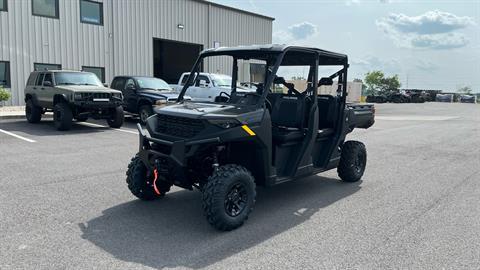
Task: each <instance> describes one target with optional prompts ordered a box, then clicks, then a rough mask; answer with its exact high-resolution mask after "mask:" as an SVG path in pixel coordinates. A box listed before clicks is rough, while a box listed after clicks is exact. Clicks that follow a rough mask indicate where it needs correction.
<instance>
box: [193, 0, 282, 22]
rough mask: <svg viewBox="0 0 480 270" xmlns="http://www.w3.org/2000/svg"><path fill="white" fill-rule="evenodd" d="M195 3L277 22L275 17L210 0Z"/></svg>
mask: <svg viewBox="0 0 480 270" xmlns="http://www.w3.org/2000/svg"><path fill="white" fill-rule="evenodd" d="M193 1H196V2H200V3H204V4H207V5H212V6H216V7H220V8H225V9H229V10H233V11H237V12H241V13H245V14H248V15H253V16H256V17H260V18H264V19H268V20H271V21H274V20H275V18H274V17H270V16H267V15H263V14H260V13H255V12H252V11H247V10H243V9H240V8H235V7H231V6H227V5H223V4H219V3H215V2H212V1H209V0H193Z"/></svg>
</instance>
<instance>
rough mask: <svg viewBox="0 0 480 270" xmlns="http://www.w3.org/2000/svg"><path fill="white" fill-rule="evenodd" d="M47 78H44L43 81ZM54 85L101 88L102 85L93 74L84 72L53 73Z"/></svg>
mask: <svg viewBox="0 0 480 270" xmlns="http://www.w3.org/2000/svg"><path fill="white" fill-rule="evenodd" d="M46 79H47V77H45V80H46ZM55 83H56V85H93V86H102V83H101V82H100V80H99V79H98V78H97V76H96V75H95V74H93V73H86V72H75V71H70V72H69V71H67V72H55Z"/></svg>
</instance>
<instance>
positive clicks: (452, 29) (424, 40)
mask: <svg viewBox="0 0 480 270" xmlns="http://www.w3.org/2000/svg"><path fill="white" fill-rule="evenodd" d="M376 24H377V27H378V28H379V29H380V30H382V31H383V32H384V33H385V34H386V35H387V36H388V37H390V38H391V39H392V40H393V41H394V42H395V44H396V45H397V46H399V47H406V48H418V49H453V48H461V47H464V46H466V45H467V44H468V42H469V41H468V39H467V38H466V37H465V36H464V35H463V34H462V33H459V32H458V31H459V30H461V29H464V28H466V27H468V26H471V25H476V23H475V21H474V19H473V18H471V17H467V16H464V17H459V16H456V15H455V14H452V13H448V12H442V11H438V10H434V11H428V12H426V13H424V14H422V15H419V16H412V17H410V16H407V15H405V14H390V15H389V16H388V17H384V18H381V19H379V20H377V21H376Z"/></svg>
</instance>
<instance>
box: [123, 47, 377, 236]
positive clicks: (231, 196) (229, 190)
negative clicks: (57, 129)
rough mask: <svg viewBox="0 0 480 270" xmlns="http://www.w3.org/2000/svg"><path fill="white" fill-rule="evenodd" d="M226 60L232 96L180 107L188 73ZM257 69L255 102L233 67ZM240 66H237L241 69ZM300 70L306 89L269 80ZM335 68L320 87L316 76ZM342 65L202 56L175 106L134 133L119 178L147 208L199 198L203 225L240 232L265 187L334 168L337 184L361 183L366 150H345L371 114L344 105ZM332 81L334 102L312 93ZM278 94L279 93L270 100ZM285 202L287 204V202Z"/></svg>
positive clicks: (248, 52)
mask: <svg viewBox="0 0 480 270" xmlns="http://www.w3.org/2000/svg"><path fill="white" fill-rule="evenodd" d="M216 57H221V58H222V59H230V60H231V62H232V66H231V67H230V69H231V70H232V78H233V79H232V83H231V94H223V95H224V96H226V97H227V98H228V99H227V100H226V101H224V102H223V101H222V102H195V101H185V100H183V97H184V95H185V94H186V92H187V89H188V87H189V86H190V85H191V84H192V83H193V78H195V73H197V72H199V70H201V69H202V63H203V62H205V61H209V63H211V59H210V58H216ZM245 61H250V62H252V63H257V62H260V61H263V62H264V63H265V64H264V74H263V76H256V78H259V79H258V81H260V82H257V83H254V85H255V86H256V91H255V92H238V91H237V78H238V75H239V74H238V73H239V72H238V71H239V66H243V64H244V63H245ZM240 62H241V63H240ZM295 66H303V67H306V69H305V70H306V72H308V77H307V79H306V80H307V89H305V91H303V92H301V91H299V89H296V87H295V85H293V84H292V83H289V82H288V81H286V80H285V79H284V78H283V77H280V76H278V75H277V71H278V69H279V67H282V68H283V67H287V68H290V67H295ZM325 66H333V67H338V68H339V70H338V71H337V72H335V73H334V74H332V75H330V76H328V77H323V78H321V79H319V78H318V72H319V68H322V67H325ZM347 69H348V59H347V56H346V55H343V54H338V53H333V52H328V51H324V50H320V49H315V48H305V47H293V46H285V45H262V46H243V47H234V48H216V49H208V50H205V51H203V52H202V53H201V54H200V56H199V58H198V59H197V61H196V63H195V65H194V67H193V69H192V72H191V74H190V76H189V79H188V80H187V82H186V83H185V85H184V87H183V89H182V92H181V93H180V95H179V97H178V101H177V103H176V104H174V105H171V106H166V107H164V108H161V109H160V110H158V111H157V113H156V114H155V115H153V116H151V117H150V118H148V119H147V125H146V130H147V131H148V132H146V131H144V130H143V129H142V128H141V126H140V125H138V126H137V127H138V130H139V143H140V145H139V152H138V154H137V155H136V156H135V157H133V159H132V161H131V163H130V164H129V166H128V170H127V173H126V174H127V184H128V187H129V189H130V191H131V192H132V193H133V194H134V195H135V196H136V197H138V198H140V199H142V200H153V199H156V198H158V197H161V196H162V195H164V194H165V193H167V192H168V191H169V190H170V187H171V186H172V185H176V186H179V187H182V188H185V189H190V190H192V189H194V188H196V189H198V190H200V191H201V192H202V204H203V210H204V213H205V215H206V218H207V220H208V222H209V223H210V224H211V225H213V226H214V227H215V228H217V229H219V230H232V229H235V228H238V227H239V226H241V225H242V224H243V223H244V221H245V220H246V219H247V217H248V215H249V213H250V212H251V210H252V208H253V206H254V203H255V196H256V191H255V190H256V186H267V187H268V186H272V185H276V184H280V183H283V182H286V181H290V180H294V179H297V178H300V177H306V176H310V175H314V174H317V173H320V172H323V171H326V170H330V169H334V168H337V171H338V174H339V176H340V178H341V179H342V180H344V181H346V182H355V181H358V180H360V178H361V177H362V175H363V173H364V170H365V166H366V162H367V152H366V150H365V146H364V144H362V143H361V142H357V141H346V138H345V137H346V135H347V134H348V133H349V132H351V131H352V130H353V129H354V128H356V127H360V128H368V127H370V126H371V125H372V124H373V122H374V119H373V117H374V115H373V114H374V108H373V105H368V104H359V105H356V104H347V103H346V93H347V92H346V89H347V87H346V83H347ZM335 78H337V79H338V82H339V83H338V90H337V95H336V96H326V95H325V96H323V95H318V94H317V89H318V87H319V86H320V85H332V84H333V80H334V79H335ZM280 86H284V88H283V89H287V90H286V91H284V92H280V93H279V92H276V90H278V89H280ZM285 199H286V200H288V196H286V197H285Z"/></svg>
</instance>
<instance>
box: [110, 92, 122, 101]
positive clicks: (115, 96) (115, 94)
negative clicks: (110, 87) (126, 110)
mask: <svg viewBox="0 0 480 270" xmlns="http://www.w3.org/2000/svg"><path fill="white" fill-rule="evenodd" d="M112 96H113V97H114V98H117V99H121V100H123V96H122V93H113V94H112Z"/></svg>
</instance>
